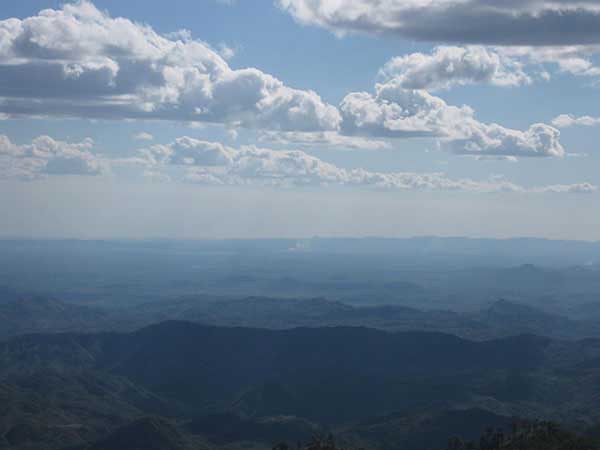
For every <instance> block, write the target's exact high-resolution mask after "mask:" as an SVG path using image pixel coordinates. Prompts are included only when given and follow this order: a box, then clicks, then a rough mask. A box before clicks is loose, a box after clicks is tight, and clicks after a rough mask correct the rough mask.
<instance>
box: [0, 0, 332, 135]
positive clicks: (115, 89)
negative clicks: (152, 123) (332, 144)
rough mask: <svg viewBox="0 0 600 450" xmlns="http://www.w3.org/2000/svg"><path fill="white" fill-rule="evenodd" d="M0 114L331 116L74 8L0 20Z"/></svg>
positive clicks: (198, 54)
mask: <svg viewBox="0 0 600 450" xmlns="http://www.w3.org/2000/svg"><path fill="white" fill-rule="evenodd" d="M0 78H1V79H2V80H3V82H2V84H1V86H0V112H3V113H7V114H13V115H19V114H21V115H48V116H56V115H60V116H77V117H99V118H113V119H116V118H156V119H169V120H182V121H191V122H194V121H204V122H215V123H224V124H235V125H236V126H243V127H249V128H265V129H273V130H290V131H323V130H335V129H337V128H338V126H339V122H340V117H339V113H338V111H337V109H336V108H335V107H333V106H331V105H329V104H327V103H325V102H323V101H322V99H321V98H320V97H319V96H318V95H317V94H316V93H315V92H312V91H303V90H298V89H293V88H290V87H288V86H286V85H284V84H283V83H282V82H281V81H280V80H278V79H277V78H275V77H273V76H271V75H269V74H266V73H264V72H262V71H260V70H258V69H255V68H247V69H241V70H234V69H231V68H230V67H229V65H228V64H227V62H226V61H225V59H224V58H223V57H221V56H220V55H219V54H218V52H217V51H215V50H213V49H212V48H211V47H210V46H209V45H207V44H206V43H204V42H201V41H198V40H193V39H192V38H191V36H190V34H189V33H183V34H182V33H181V32H180V33H177V34H171V35H168V36H163V35H160V34H158V33H156V32H155V31H154V30H153V29H152V28H151V27H149V26H147V25H140V24H137V23H134V22H132V21H130V20H128V19H126V18H120V17H119V18H113V17H110V16H109V15H108V14H107V13H105V12H102V11H100V10H98V9H97V8H96V7H95V6H94V5H93V4H92V3H91V2H89V1H87V0H81V1H79V2H77V3H72V4H66V5H64V6H63V7H62V8H61V9H57V10H52V9H47V10H43V11H41V12H39V13H38V15H36V16H33V17H28V18H26V19H23V20H20V19H14V18H13V19H7V20H3V21H0Z"/></svg>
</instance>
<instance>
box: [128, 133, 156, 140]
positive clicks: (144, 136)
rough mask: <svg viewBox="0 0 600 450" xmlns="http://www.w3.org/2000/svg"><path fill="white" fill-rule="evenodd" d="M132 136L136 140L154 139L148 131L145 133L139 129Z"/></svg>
mask: <svg viewBox="0 0 600 450" xmlns="http://www.w3.org/2000/svg"><path fill="white" fill-rule="evenodd" d="M133 138H134V139H135V140H136V141H153V140H154V136H152V135H151V134H150V133H147V132H145V131H141V132H139V133H137V134H134V135H133Z"/></svg>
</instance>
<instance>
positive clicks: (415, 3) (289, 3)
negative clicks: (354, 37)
mask: <svg viewBox="0 0 600 450" xmlns="http://www.w3.org/2000/svg"><path fill="white" fill-rule="evenodd" d="M276 3H277V4H278V5H279V6H280V7H281V8H282V9H284V10H285V11H288V12H289V13H290V14H291V15H292V16H293V17H294V18H295V19H296V20H297V21H298V22H300V23H302V24H307V25H316V26H320V27H323V28H326V29H328V30H331V31H333V32H334V33H337V34H344V33H349V32H350V33H352V32H359V33H372V34H392V35H397V36H401V37H405V38H409V39H415V40H422V41H435V42H454V43H469V44H491V45H535V46H538V45H576V44H592V43H600V2H598V0H573V1H556V0H519V1H491V0H381V1H377V2H373V1H372V0H276Z"/></svg>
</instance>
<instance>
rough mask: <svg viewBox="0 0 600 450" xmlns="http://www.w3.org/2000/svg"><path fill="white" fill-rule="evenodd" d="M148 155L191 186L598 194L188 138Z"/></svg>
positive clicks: (583, 188) (584, 188) (583, 187)
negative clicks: (346, 164) (379, 168)
mask: <svg viewBox="0 0 600 450" xmlns="http://www.w3.org/2000/svg"><path fill="white" fill-rule="evenodd" d="M142 154H143V155H144V157H146V158H147V160H148V162H149V164H150V165H151V166H153V167H168V166H179V167H182V168H184V169H185V176H184V179H185V181H188V182H192V183H200V184H212V185H267V186H284V187H285V186H289V187H292V186H311V187H315V186H321V187H322V186H350V187H358V188H361V187H362V188H374V189H392V190H394V189H399V190H408V189H421V190H459V191H469V192H499V191H508V192H522V193H525V192H532V193H563V192H594V191H595V190H596V189H597V188H596V186H594V185H591V184H588V183H580V184H576V185H552V186H541V187H533V188H525V187H523V186H520V185H517V184H515V183H511V182H509V181H506V180H504V179H502V178H498V177H493V178H490V179H489V180H485V181H475V180H471V179H467V178H459V179H453V178H450V177H448V176H446V175H445V174H443V173H438V172H433V173H414V172H376V171H368V170H364V169H345V168H340V167H338V166H336V165H334V164H331V163H328V162H325V161H323V160H321V159H319V158H316V157H314V156H311V155H309V154H307V153H305V152H303V151H275V150H272V149H266V148H258V147H255V146H242V147H239V148H232V147H227V146H224V145H222V144H220V143H215V142H206V141H201V140H197V139H193V138H189V137H182V138H179V139H177V140H175V141H174V142H173V143H171V144H168V145H156V146H153V147H151V148H150V149H147V150H143V151H142Z"/></svg>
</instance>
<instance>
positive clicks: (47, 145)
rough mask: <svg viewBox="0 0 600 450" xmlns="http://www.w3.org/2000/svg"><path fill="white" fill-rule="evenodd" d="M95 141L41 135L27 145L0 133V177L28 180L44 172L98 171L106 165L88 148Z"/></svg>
mask: <svg viewBox="0 0 600 450" xmlns="http://www.w3.org/2000/svg"><path fill="white" fill-rule="evenodd" d="M93 145H94V142H93V141H92V140H91V139H89V138H88V139H85V140H84V141H82V142H79V143H69V142H64V141H57V140H54V139H52V138H51V137H49V136H40V137H38V138H36V139H34V140H33V141H32V142H31V143H30V144H27V145H16V144H14V143H12V142H11V140H10V139H9V138H8V137H7V136H4V135H0V178H18V179H24V180H31V179H36V178H40V177H44V176H46V175H100V174H102V173H105V172H106V171H107V170H108V165H107V164H106V162H104V161H103V160H102V159H100V158H98V157H97V156H96V155H94V154H93V153H92V152H91V149H92V148H93Z"/></svg>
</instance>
